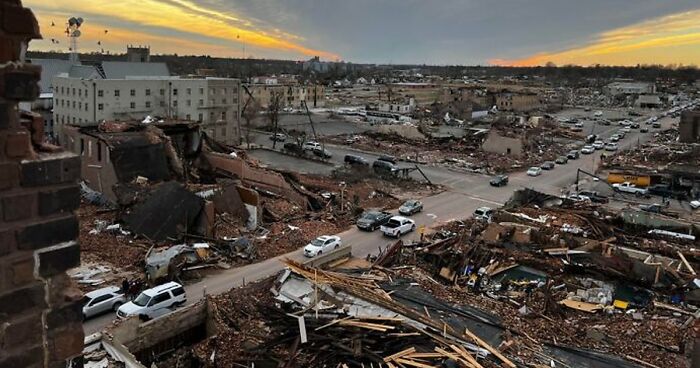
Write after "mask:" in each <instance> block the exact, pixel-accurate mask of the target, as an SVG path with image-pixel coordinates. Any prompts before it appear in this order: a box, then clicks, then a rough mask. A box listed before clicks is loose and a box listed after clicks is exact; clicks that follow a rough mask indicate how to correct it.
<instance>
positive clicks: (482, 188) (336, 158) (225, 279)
mask: <svg viewBox="0 0 700 368" xmlns="http://www.w3.org/2000/svg"><path fill="white" fill-rule="evenodd" d="M672 121H673V119H672V118H664V119H662V120H661V123H662V127H663V128H667V127H669V126H670V125H671V123H672ZM588 124H592V123H588ZM599 128H601V127H600V126H598V127H595V129H596V131H598V130H599ZM602 128H604V130H602V132H597V134H599V135H601V136H602V137H603V138H608V137H609V136H610V135H612V134H613V133H614V132H615V131H617V130H619V129H620V128H621V127H619V126H604V127H602ZM584 129H585V130H584V132H588V131H589V130H588V129H594V128H593V127H591V126H590V125H587V126H586V127H585V128H584ZM652 136H653V131H651V132H649V133H640V132H639V130H632V132H630V133H628V134H627V136H626V137H625V139H623V140H621V141H620V142H619V145H620V149H621V150H622V149H629V148H632V147H634V146H636V145H638V144H640V143H644V142H646V141H648V140H649V139H650V138H651V137H652ZM264 140H267V141H268V142H270V141H269V139H267V137H265V138H264V139H259V141H264ZM261 143H262V142H261ZM270 143H271V142H270ZM326 149H328V150H329V151H331V152H332V153H333V158H332V160H331V163H332V164H331V165H329V164H323V163H316V162H313V161H308V160H304V159H300V158H296V157H291V156H287V155H284V154H281V153H277V152H274V151H269V150H254V151H253V152H252V154H251V156H253V157H255V158H258V159H260V160H261V161H263V162H265V163H266V164H268V165H270V166H272V167H275V168H278V169H286V170H298V171H304V170H310V171H309V172H312V173H318V174H324V173H328V172H330V170H332V169H333V167H334V166H339V165H342V160H343V156H344V155H345V154H348V153H353V154H360V155H362V156H364V157H365V158H368V159H370V160H374V159H376V157H378V155H377V154H367V153H365V152H357V151H354V150H352V149H349V148H347V147H341V146H327V148H326ZM602 152H603V151H600V150H599V151H596V152H595V153H593V154H590V155H581V158H579V159H578V160H571V161H569V163H568V164H566V165H557V166H556V167H555V168H554V169H553V170H551V171H548V170H543V171H542V174H541V175H540V176H537V177H531V176H527V175H526V174H525V172H524V170H523V171H521V172H517V173H513V174H511V175H510V183H509V185H507V186H505V187H498V188H495V187H492V186H490V185H489V179H490V178H489V177H488V176H485V175H479V174H470V173H462V172H457V171H453V170H450V169H447V168H443V167H437V166H426V165H419V166H420V167H421V169H422V170H423V171H424V172H425V173H426V175H428V177H429V178H430V179H431V180H432V181H433V182H434V183H436V184H441V185H444V186H445V187H446V188H447V189H446V190H445V191H444V192H442V193H440V194H437V195H433V196H430V197H427V198H423V199H422V201H423V203H424V207H425V210H424V211H423V212H421V213H419V214H417V215H414V216H412V218H413V219H414V220H415V221H416V224H417V225H418V226H421V225H425V226H426V227H430V226H432V225H435V224H438V223H445V222H449V221H450V220H458V219H462V218H467V217H470V216H471V214H472V213H473V212H474V210H475V209H477V208H478V207H482V206H486V207H491V208H497V207H500V206H501V205H502V204H504V203H505V202H506V201H507V200H508V199H509V198H510V196H511V194H512V192H513V191H514V190H517V189H519V188H524V187H528V188H532V189H535V190H538V191H541V192H544V193H548V194H552V195H557V196H558V195H561V192H562V188H566V187H568V186H570V185H572V184H573V183H574V181H575V178H576V174H577V170H578V169H579V168H580V169H583V170H586V171H589V172H593V171H594V168H595V167H596V165H597V162H598V160H600V155H601V153H602ZM314 170H318V171H314ZM588 179H590V178H588ZM588 179H586V180H585V181H584V183H586V182H587V183H590V184H594V183H593V182H592V181H591V180H588ZM583 187H584V188H585V184H584V186H583ZM337 235H339V236H340V237H341V238H342V240H343V243H344V244H348V245H351V246H352V253H353V255H354V256H355V257H360V258H363V257H365V256H367V255H368V254H373V253H376V252H377V251H378V249H379V247H385V246H387V245H388V244H390V243H392V242H393V241H394V240H393V239H388V238H384V237H382V235H381V233H380V232H378V231H375V232H373V233H368V232H363V231H359V230H357V229H356V228H355V227H353V228H351V229H349V230H346V231H344V232H342V233H340V234H337ZM417 237H418V234H416V233H411V234H408V235H406V236H404V239H406V240H411V239H416V238H417ZM285 258H292V259H295V260H302V259H303V258H304V256H303V255H302V251H301V249H298V250H296V251H294V252H291V253H287V254H284V255H280V256H277V257H274V258H271V259H267V260H264V261H261V262H258V263H253V264H250V265H247V266H243V267H237V268H232V269H230V270H226V271H222V272H220V273H218V274H215V275H211V276H208V277H206V278H205V279H203V280H201V281H199V282H196V283H193V284H189V285H186V286H185V289H186V292H187V296H188V299H187V303H188V304H191V303H196V302H197V301H199V300H200V299H202V297H203V296H204V295H206V294H219V293H223V292H226V291H228V290H229V289H231V288H233V287H236V286H239V285H242V284H244V283H247V282H254V281H257V280H260V279H263V278H265V277H267V276H270V275H273V274H275V273H277V272H278V271H280V270H281V269H282V268H283V265H282V263H281V262H280V260H282V259H285ZM113 318H114V314H113V313H110V314H106V315H103V316H100V317H97V318H94V319H91V320H88V321H86V322H85V323H84V325H83V326H84V329H85V333H86V335H89V334H91V333H95V332H97V331H99V330H101V329H102V328H103V327H105V326H106V325H107V324H109V323H110V321H112V320H113Z"/></svg>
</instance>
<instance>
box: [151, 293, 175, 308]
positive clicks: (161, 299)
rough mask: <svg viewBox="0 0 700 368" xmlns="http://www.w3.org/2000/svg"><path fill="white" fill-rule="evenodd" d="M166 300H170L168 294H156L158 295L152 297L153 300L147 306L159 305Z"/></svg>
mask: <svg viewBox="0 0 700 368" xmlns="http://www.w3.org/2000/svg"><path fill="white" fill-rule="evenodd" d="M168 299H170V294H169V293H168V292H167V291H166V292H164V293H162V294H158V295H156V296H154V297H153V299H151V302H150V303H148V305H149V306H151V305H155V304H159V303H162V302H164V301H167V300H168Z"/></svg>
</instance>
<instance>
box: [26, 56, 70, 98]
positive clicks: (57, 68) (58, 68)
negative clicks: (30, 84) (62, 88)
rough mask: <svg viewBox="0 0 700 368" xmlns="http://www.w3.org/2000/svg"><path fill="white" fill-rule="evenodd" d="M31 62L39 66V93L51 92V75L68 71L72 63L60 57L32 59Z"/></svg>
mask: <svg viewBox="0 0 700 368" xmlns="http://www.w3.org/2000/svg"><path fill="white" fill-rule="evenodd" d="M31 63H32V64H34V65H39V66H41V79H39V89H40V91H41V93H49V92H53V89H52V88H51V85H52V80H53V77H55V76H57V75H59V74H61V73H70V69H71V66H73V63H72V62H70V61H68V60H61V59H32V60H31Z"/></svg>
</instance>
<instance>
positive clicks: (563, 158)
mask: <svg viewBox="0 0 700 368" xmlns="http://www.w3.org/2000/svg"><path fill="white" fill-rule="evenodd" d="M554 162H555V163H556V164H557V165H564V164H566V163H567V162H569V158H568V157H566V156H559V157H557V159H556V160H554Z"/></svg>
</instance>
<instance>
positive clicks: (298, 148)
mask: <svg viewBox="0 0 700 368" xmlns="http://www.w3.org/2000/svg"><path fill="white" fill-rule="evenodd" d="M270 140H272V141H275V142H284V141H286V140H287V136H286V135H285V134H283V133H276V134H273V135H271V136H270ZM282 149H283V150H284V151H287V152H289V153H293V154H295V155H303V154H305V153H306V152H311V153H312V154H314V155H316V156H318V157H321V158H325V159H328V158H331V157H333V154H332V153H331V152H330V151H328V150H326V149H325V148H323V145H322V144H321V143H319V142H316V141H306V142H304V143H303V144H302V145H299V143H297V142H288V143H285V144H284V145H283V146H282Z"/></svg>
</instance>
